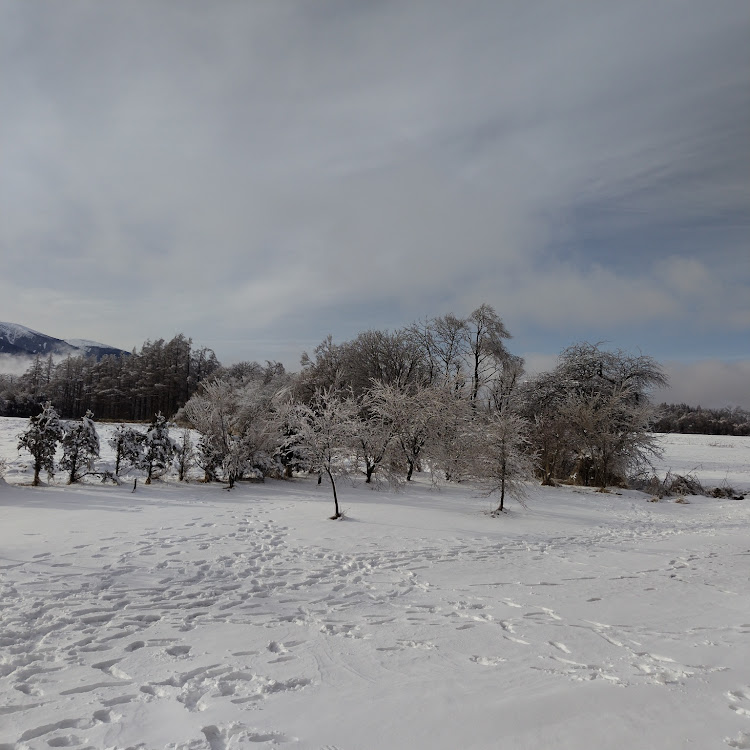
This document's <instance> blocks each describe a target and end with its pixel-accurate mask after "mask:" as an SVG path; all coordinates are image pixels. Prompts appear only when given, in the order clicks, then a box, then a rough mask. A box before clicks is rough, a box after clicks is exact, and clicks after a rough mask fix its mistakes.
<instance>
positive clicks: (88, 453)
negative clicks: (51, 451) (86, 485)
mask: <svg viewBox="0 0 750 750" xmlns="http://www.w3.org/2000/svg"><path fill="white" fill-rule="evenodd" d="M93 416H94V415H93V414H92V413H91V412H90V411H87V412H86V414H85V415H84V416H83V417H82V418H81V421H80V422H77V423H75V424H72V425H68V426H67V427H66V428H65V431H64V434H63V438H62V447H63V457H62V460H61V461H60V468H61V469H64V470H65V471H67V472H68V484H74V483H75V482H77V481H78V480H79V479H80V478H81V476H82V472H83V471H84V470H85V469H86V468H88V467H90V466H91V464H92V463H93V461H94V459H95V458H98V457H99V436H98V435H97V433H96V426H95V425H94V420H93V419H92V417H93Z"/></svg>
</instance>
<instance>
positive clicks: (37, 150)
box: [0, 0, 750, 408]
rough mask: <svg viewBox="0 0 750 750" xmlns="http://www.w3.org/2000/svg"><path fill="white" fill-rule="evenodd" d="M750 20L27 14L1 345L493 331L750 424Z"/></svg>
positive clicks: (3, 6)
mask: <svg viewBox="0 0 750 750" xmlns="http://www.w3.org/2000/svg"><path fill="white" fill-rule="evenodd" d="M748 38H750V5H748V4H747V3H745V2H734V1H732V0H720V2H717V3H706V2H704V0H680V1H679V2H678V1H677V0H628V2H621V0H596V1H591V2H589V0H554V1H552V0H550V1H547V0H536V1H535V2H534V3H517V2H516V3H512V2H498V1H497V0H487V1H486V2H485V1H480V0H462V2H455V0H450V1H448V0H410V1H409V2H408V3H405V2H400V1H398V0H358V1H356V0H355V1H354V2H353V1H352V0H314V1H313V2H309V1H307V0H297V1H293V0H278V1H275V2H265V1H264V0H248V1H247V2H235V1H234V0H214V2H211V3H205V2H193V1H192V0H180V1H179V2H178V0H170V2H163V1H161V0H130V1H129V2H127V3H102V2H99V1H98V0H91V1H83V0H68V1H67V2H65V3H58V2H54V1H53V0H0V112H2V117H0V269H1V271H2V272H1V273H0V320H4V321H9V322H14V323H20V324H22V325H26V326H28V327H30V328H34V329H36V330H39V331H42V332H44V333H46V334H49V335H52V336H56V337H59V338H71V337H77V338H87V339H94V340H97V341H102V342H104V343H107V344H111V345H114V346H119V347H121V348H123V349H128V350H129V349H132V348H133V347H134V346H135V347H140V345H141V344H142V343H143V342H144V341H145V340H146V339H152V340H153V339H158V338H164V339H169V338H171V337H172V336H174V335H176V334H178V333H183V334H185V335H186V336H189V337H191V338H192V339H193V342H194V344H196V345H200V346H209V347H211V348H213V349H214V350H215V352H216V354H217V356H218V357H219V359H220V360H221V361H222V362H224V363H227V364H228V363H230V362H236V361H240V360H259V361H263V360H265V359H275V360H279V361H281V362H283V363H284V364H285V365H286V366H287V367H288V368H289V369H292V370H294V369H298V366H299V357H300V355H301V353H302V352H303V351H305V350H307V351H312V349H314V347H315V346H316V344H317V343H319V342H320V341H321V340H323V339H324V338H325V337H326V336H327V335H328V334H332V335H333V338H334V341H339V342H341V341H345V340H348V339H350V338H353V337H354V336H356V335H357V334H358V333H359V332H361V331H364V330H367V329H389V330H393V329H396V328H399V327H401V326H404V325H408V324H409V323H411V322H413V321H415V320H420V319H424V318H429V317H433V316H437V315H442V314H445V313H448V312H453V313H455V314H457V315H468V314H469V313H470V312H471V311H472V310H473V309H475V308H476V307H478V306H479V305H480V304H482V303H487V304H490V305H492V306H493V307H494V308H495V310H496V311H497V312H498V314H499V315H500V316H501V317H502V319H503V321H504V322H505V324H506V326H507V328H508V329H509V330H510V332H511V333H512V334H513V339H512V340H511V341H510V342H509V348H510V349H511V351H512V352H513V353H514V354H519V355H522V356H524V357H526V359H527V362H528V363H529V367H530V369H532V370H535V369H536V370H539V369H546V368H548V367H550V366H553V365H554V361H555V356H556V354H557V353H558V352H560V351H561V350H562V349H563V348H564V347H566V346H568V345H569V344H571V343H574V342H578V341H592V342H600V341H601V342H606V345H607V346H610V347H612V348H619V349H624V350H627V351H641V352H643V353H645V354H649V355H651V356H653V357H654V358H656V359H657V360H659V361H660V362H662V363H663V364H664V366H665V368H666V369H667V371H668V372H669V374H670V376H671V377H672V384H673V385H672V388H671V389H670V390H669V391H665V392H662V393H661V394H659V396H658V397H659V398H660V399H663V400H668V401H687V402H688V403H692V404H698V403H700V404H702V405H704V406H722V405H726V404H734V405H740V406H744V407H745V408H750V146H749V145H748V144H749V143H750V139H749V138H748V136H749V135H750V45H748V43H747V40H748Z"/></svg>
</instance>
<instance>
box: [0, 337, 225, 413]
mask: <svg viewBox="0 0 750 750" xmlns="http://www.w3.org/2000/svg"><path fill="white" fill-rule="evenodd" d="M219 369H220V364H219V362H218V360H217V359H216V355H215V354H214V352H213V351H212V350H211V349H207V348H200V349H193V347H192V341H191V340H190V339H188V338H185V336H183V335H182V334H179V335H178V336H175V337H174V338H173V339H172V340H171V341H167V342H165V341H164V340H163V339H159V340H157V341H146V342H145V343H144V344H143V346H142V347H141V349H140V351H136V350H135V349H134V350H133V352H132V354H129V355H123V356H115V355H110V356H105V357H102V358H101V359H100V360H97V359H96V358H95V357H84V356H78V357H67V358H66V359H64V360H62V361H61V362H59V363H57V364H55V363H54V362H53V360H52V357H51V356H49V357H47V358H42V357H36V358H35V359H34V361H33V362H32V363H31V365H30V367H29V368H28V370H27V371H26V372H25V373H24V374H23V375H20V376H14V375H0V415H2V416H7V417H30V416H33V415H36V414H38V413H39V412H40V411H41V409H42V404H44V403H45V402H46V401H51V402H52V403H53V404H54V405H55V408H56V409H57V411H58V413H59V414H60V416H62V417H64V418H68V419H76V418H79V417H82V416H83V415H84V414H85V413H86V412H87V411H92V412H93V413H94V414H95V415H96V417H97V419H104V420H128V421H130V420H133V421H144V420H150V419H151V418H152V417H153V415H154V414H157V413H158V412H161V413H163V414H174V413H175V412H176V411H177V410H178V409H179V408H180V407H181V406H183V405H184V404H185V403H186V402H187V401H188V399H189V398H190V396H192V394H193V393H195V390H196V388H197V387H198V384H199V383H200V382H201V381H202V380H203V379H204V378H207V377H209V376H210V375H212V374H214V373H215V372H217V371H218V370H219Z"/></svg>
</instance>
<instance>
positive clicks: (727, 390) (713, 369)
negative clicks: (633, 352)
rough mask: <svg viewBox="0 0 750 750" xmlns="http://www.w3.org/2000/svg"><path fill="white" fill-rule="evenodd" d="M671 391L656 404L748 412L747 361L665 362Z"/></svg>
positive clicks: (663, 393) (749, 363)
mask: <svg viewBox="0 0 750 750" xmlns="http://www.w3.org/2000/svg"><path fill="white" fill-rule="evenodd" d="M664 364H665V370H666V372H667V375H668V376H669V380H670V387H669V388H668V389H664V390H662V391H660V392H659V393H658V394H657V398H658V400H659V401H666V402H668V403H675V404H680V403H685V404H691V405H695V406H697V405H700V406H703V407H705V408H707V409H720V408H723V407H726V406H739V407H741V408H743V409H748V410H750V387H748V383H750V360H739V361H736V362H722V361H720V360H701V361H698V362H674V361H671V362H665V363H664Z"/></svg>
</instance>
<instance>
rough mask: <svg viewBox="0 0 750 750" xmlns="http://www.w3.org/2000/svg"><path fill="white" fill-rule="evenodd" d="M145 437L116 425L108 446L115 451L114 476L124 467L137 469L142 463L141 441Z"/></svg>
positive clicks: (132, 428) (125, 427)
mask: <svg viewBox="0 0 750 750" xmlns="http://www.w3.org/2000/svg"><path fill="white" fill-rule="evenodd" d="M145 437H146V436H145V435H144V434H143V433H142V432H140V431H139V430H136V429H135V428H134V427H129V426H126V425H124V424H121V425H118V426H117V427H116V428H115V430H114V432H113V433H112V436H111V437H110V438H109V441H108V442H109V445H110V447H111V448H113V449H114V451H115V476H119V475H120V470H121V469H122V468H124V467H125V466H132V467H134V468H139V467H140V466H141V464H142V461H143V441H144V439H145Z"/></svg>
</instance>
